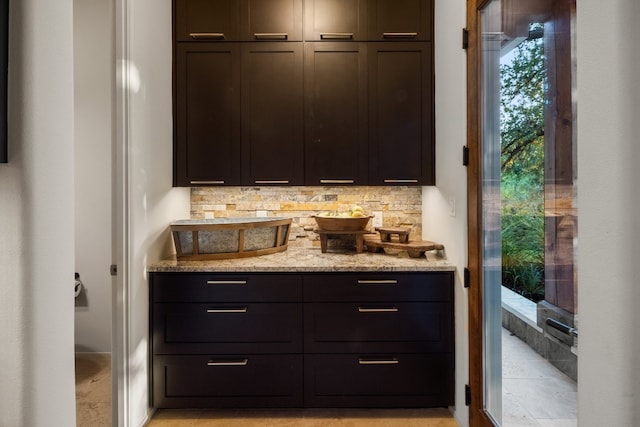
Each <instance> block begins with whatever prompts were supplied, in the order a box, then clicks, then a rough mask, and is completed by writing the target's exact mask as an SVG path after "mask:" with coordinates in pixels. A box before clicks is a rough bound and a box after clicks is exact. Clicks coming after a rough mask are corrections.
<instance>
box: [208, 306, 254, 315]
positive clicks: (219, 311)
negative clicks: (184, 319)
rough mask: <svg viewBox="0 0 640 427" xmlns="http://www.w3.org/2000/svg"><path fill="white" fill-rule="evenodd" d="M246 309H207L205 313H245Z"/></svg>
mask: <svg viewBox="0 0 640 427" xmlns="http://www.w3.org/2000/svg"><path fill="white" fill-rule="evenodd" d="M246 312H247V307H238V308H208V309H207V313H209V314H217V313H246Z"/></svg>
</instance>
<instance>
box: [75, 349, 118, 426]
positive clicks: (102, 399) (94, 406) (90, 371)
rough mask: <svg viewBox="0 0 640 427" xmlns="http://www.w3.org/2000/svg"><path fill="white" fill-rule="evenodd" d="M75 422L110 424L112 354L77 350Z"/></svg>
mask: <svg viewBox="0 0 640 427" xmlns="http://www.w3.org/2000/svg"><path fill="white" fill-rule="evenodd" d="M76 425H77V426H78V427H111V356H110V355H109V354H104V353H76Z"/></svg>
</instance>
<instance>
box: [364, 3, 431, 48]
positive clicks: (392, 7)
mask: <svg viewBox="0 0 640 427" xmlns="http://www.w3.org/2000/svg"><path fill="white" fill-rule="evenodd" d="M432 22H433V4H432V0H371V1H370V3H369V20H368V23H369V39H370V40H431V37H432V28H433V24H432Z"/></svg>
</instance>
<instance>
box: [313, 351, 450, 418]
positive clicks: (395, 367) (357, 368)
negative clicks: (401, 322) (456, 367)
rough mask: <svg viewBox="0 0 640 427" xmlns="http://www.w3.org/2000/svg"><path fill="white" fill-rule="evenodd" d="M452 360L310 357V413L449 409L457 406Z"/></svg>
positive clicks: (399, 356) (407, 356)
mask: <svg viewBox="0 0 640 427" xmlns="http://www.w3.org/2000/svg"><path fill="white" fill-rule="evenodd" d="M452 372H453V366H452V360H451V357H450V355H449V354H446V353H442V354H402V353H400V354H397V353H389V354H322V355H305V358H304V382H305V384H304V385H305V387H304V388H305V394H304V402H305V405H306V406H308V407H376V408H384V407H404V408H409V407H445V406H448V405H451V404H453V381H452V379H451V378H450V375H451V373H452Z"/></svg>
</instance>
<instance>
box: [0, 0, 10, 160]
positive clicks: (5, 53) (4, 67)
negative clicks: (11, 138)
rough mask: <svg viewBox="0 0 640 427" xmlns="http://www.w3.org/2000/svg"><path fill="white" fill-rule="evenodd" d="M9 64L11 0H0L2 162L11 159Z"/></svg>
mask: <svg viewBox="0 0 640 427" xmlns="http://www.w3.org/2000/svg"><path fill="white" fill-rule="evenodd" d="M8 65H9V0H0V163H7V162H8V161H9V153H8V149H7V145H8V141H7V77H8Z"/></svg>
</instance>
